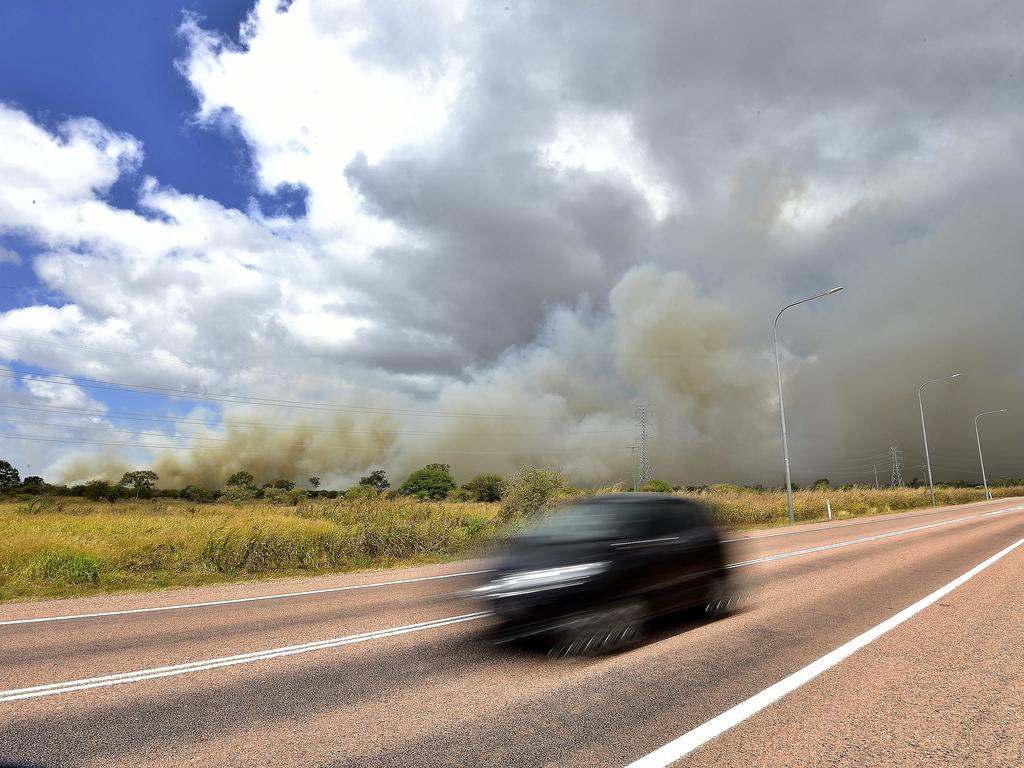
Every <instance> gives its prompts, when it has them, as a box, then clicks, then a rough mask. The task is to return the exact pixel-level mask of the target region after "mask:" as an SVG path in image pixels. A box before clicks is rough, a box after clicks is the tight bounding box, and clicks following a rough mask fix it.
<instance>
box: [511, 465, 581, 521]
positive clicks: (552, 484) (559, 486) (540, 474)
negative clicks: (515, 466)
mask: <svg viewBox="0 0 1024 768" xmlns="http://www.w3.org/2000/svg"><path fill="white" fill-rule="evenodd" d="M564 488H565V476H564V475H563V474H562V473H561V472H559V471H558V470H555V469H543V468H541V467H532V466H529V465H526V464H524V465H523V466H522V467H520V469H519V471H518V472H516V473H515V474H514V475H512V477H511V478H510V479H509V482H508V486H507V487H506V489H505V495H504V497H503V498H502V501H501V516H502V518H504V519H506V520H508V519H510V518H512V517H515V516H517V515H518V516H522V517H532V516H533V515H536V514H537V513H538V512H540V511H541V510H542V509H544V508H546V507H548V506H550V505H551V502H552V501H553V500H554V499H555V498H556V497H557V496H558V494H559V493H560V492H561V491H562V490H563V489H564Z"/></svg>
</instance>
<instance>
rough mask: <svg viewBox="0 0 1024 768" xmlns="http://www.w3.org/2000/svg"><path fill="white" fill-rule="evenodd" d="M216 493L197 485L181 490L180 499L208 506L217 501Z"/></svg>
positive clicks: (187, 486)
mask: <svg viewBox="0 0 1024 768" xmlns="http://www.w3.org/2000/svg"><path fill="white" fill-rule="evenodd" d="M218 495H219V494H218V492H217V491H214V490H211V489H209V488H201V487H199V486H198V485H186V486H185V487H184V488H182V489H181V498H183V499H185V500H187V501H195V502H199V503H201V504H209V503H211V502H214V501H216V500H217V496H218Z"/></svg>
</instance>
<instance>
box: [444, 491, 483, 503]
mask: <svg viewBox="0 0 1024 768" xmlns="http://www.w3.org/2000/svg"><path fill="white" fill-rule="evenodd" d="M475 500H476V499H475V497H474V495H473V492H472V491H471V490H469V489H468V488H456V489H455V490H453V491H449V492H448V501H475Z"/></svg>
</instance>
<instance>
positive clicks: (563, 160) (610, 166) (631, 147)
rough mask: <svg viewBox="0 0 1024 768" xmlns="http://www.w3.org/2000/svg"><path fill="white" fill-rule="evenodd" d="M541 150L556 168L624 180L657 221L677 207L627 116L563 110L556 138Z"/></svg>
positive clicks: (675, 197) (673, 192) (670, 189)
mask: <svg viewBox="0 0 1024 768" xmlns="http://www.w3.org/2000/svg"><path fill="white" fill-rule="evenodd" d="M541 152H542V154H543V156H544V158H545V159H546V160H547V162H549V163H550V164H551V165H553V166H554V167H555V168H557V169H559V170H569V169H582V170H584V171H587V172H589V173H597V174H602V173H605V174H613V175H617V176H619V177H621V178H623V179H625V180H626V181H627V183H629V184H630V185H632V186H633V187H634V188H635V189H636V190H637V191H638V192H639V193H640V194H641V195H642V196H643V198H644V200H646V201H647V204H648V206H650V209H651V213H652V214H654V216H655V218H656V219H658V220H659V221H660V220H662V219H664V218H665V217H666V216H668V214H669V213H670V212H671V211H672V210H673V209H674V208H677V207H678V206H679V195H678V194H677V192H676V190H675V189H673V187H672V185H671V184H669V183H668V182H666V181H664V180H663V179H661V178H659V174H658V173H657V171H656V170H655V168H654V165H653V163H651V161H650V159H649V158H648V156H647V153H646V151H645V149H644V147H643V145H642V144H641V143H640V142H639V141H638V140H637V138H636V136H635V134H634V132H633V126H632V121H631V120H630V117H629V115H626V114H623V113H610V114H584V113H582V112H580V111H578V110H574V111H571V112H567V113H564V114H562V115H561V116H560V117H559V119H558V124H557V129H556V135H555V138H554V139H553V140H552V141H551V142H550V143H548V144H547V145H545V146H544V147H542V148H541Z"/></svg>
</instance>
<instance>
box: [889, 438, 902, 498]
mask: <svg viewBox="0 0 1024 768" xmlns="http://www.w3.org/2000/svg"><path fill="white" fill-rule="evenodd" d="M902 462H903V451H901V450H899V449H898V448H897V447H896V446H894V445H892V446H889V463H890V464H891V466H892V480H891V481H890V483H889V485H891V486H892V487H893V488H902V487H903V472H902V471H900V464H901V463H902Z"/></svg>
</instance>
